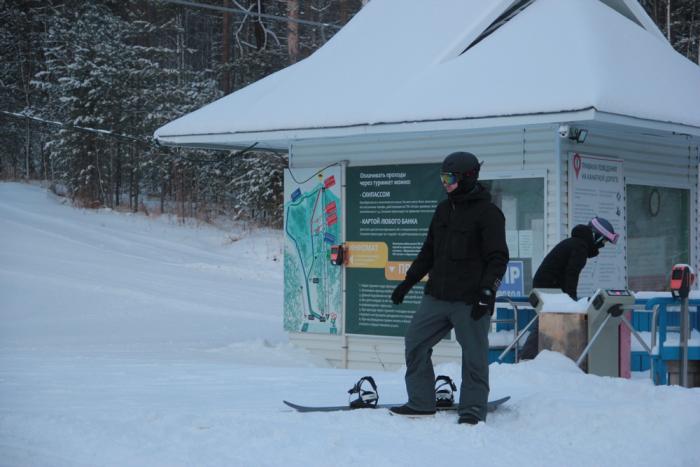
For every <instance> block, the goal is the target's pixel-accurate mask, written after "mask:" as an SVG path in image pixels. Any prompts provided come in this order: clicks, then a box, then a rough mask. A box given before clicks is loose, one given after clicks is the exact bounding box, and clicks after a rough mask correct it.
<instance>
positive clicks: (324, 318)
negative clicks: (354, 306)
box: [284, 167, 343, 334]
mask: <svg viewBox="0 0 700 467" xmlns="http://www.w3.org/2000/svg"><path fill="white" fill-rule="evenodd" d="M291 175H292V174H291V173H290V172H289V170H286V171H285V176H284V199H285V202H284V329H285V330H288V331H296V332H314V333H324V334H339V333H340V332H341V329H340V326H341V323H342V316H341V311H342V310H341V307H342V299H341V292H342V276H341V269H342V268H341V267H340V266H334V265H332V264H331V263H330V250H331V246H332V245H337V244H341V243H343V238H342V229H341V221H342V220H343V213H341V212H340V208H341V203H340V186H339V181H340V168H339V167H334V168H331V169H326V170H323V171H321V172H317V171H316V170H312V169H307V170H302V169H294V172H293V175H294V176H293V177H292V176H291Z"/></svg>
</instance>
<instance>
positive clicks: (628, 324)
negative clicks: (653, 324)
mask: <svg viewBox="0 0 700 467" xmlns="http://www.w3.org/2000/svg"><path fill="white" fill-rule="evenodd" d="M620 319H621V320H622V322H623V323H625V326H627V329H629V330H630V332H631V333H632V334H633V335H634V337H636V338H637V340H638V341H639V343H640V344H642V347H644V350H646V351H647V353H648V354H649V356H651V348H650V347H649V346H648V345H647V343H646V342H644V339H642V336H640V335H639V333H638V332H637V330H636V329H634V328H633V327H632V324H631V323H630V322H629V321H628V320H627V318H625V315H620Z"/></svg>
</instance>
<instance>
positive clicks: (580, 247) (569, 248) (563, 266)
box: [532, 224, 598, 300]
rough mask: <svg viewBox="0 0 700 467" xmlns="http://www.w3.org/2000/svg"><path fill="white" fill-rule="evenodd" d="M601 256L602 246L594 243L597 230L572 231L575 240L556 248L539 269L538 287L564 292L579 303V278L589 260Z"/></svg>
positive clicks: (581, 227) (534, 283)
mask: <svg viewBox="0 0 700 467" xmlns="http://www.w3.org/2000/svg"><path fill="white" fill-rule="evenodd" d="M595 256H598V247H596V246H595V243H594V242H593V230H591V228H590V227H588V226H587V225H583V224H579V225H577V226H576V227H574V228H573V230H572V231H571V237H569V238H567V239H565V240H562V241H561V242H559V243H558V244H557V246H555V247H554V248H552V251H550V252H549V253H548V254H547V256H545V258H544V259H543V260H542V264H540V267H539V268H537V272H536V273H535V277H534V278H533V279H532V286H533V287H534V288H550V289H561V290H562V292H564V293H566V294H568V295H569V296H570V297H571V298H572V299H574V300H577V295H576V289H577V288H578V278H579V275H580V274H581V270H583V268H584V266H586V261H587V260H588V258H593V257H595Z"/></svg>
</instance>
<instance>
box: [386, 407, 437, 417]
mask: <svg viewBox="0 0 700 467" xmlns="http://www.w3.org/2000/svg"><path fill="white" fill-rule="evenodd" d="M389 411H390V412H391V413H393V414H395V415H404V416H406V417H429V416H431V415H435V410H416V409H412V408H410V407H409V406H408V404H405V405H402V406H400V407H392V408H390V409H389Z"/></svg>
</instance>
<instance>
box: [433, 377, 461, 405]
mask: <svg viewBox="0 0 700 467" xmlns="http://www.w3.org/2000/svg"><path fill="white" fill-rule="evenodd" d="M456 391H457V385H455V383H454V381H452V378H450V377H449V376H445V375H440V376H438V377H437V378H435V405H436V406H438V407H452V405H454V403H455V392H456Z"/></svg>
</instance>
